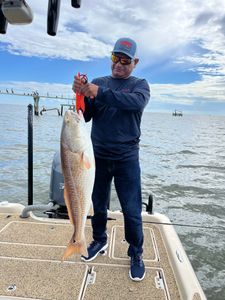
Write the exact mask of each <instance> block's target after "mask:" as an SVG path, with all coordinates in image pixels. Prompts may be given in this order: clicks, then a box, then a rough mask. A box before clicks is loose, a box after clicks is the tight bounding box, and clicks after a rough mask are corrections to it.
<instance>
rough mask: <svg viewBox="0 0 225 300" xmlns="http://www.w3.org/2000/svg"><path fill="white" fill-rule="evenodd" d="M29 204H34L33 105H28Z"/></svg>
mask: <svg viewBox="0 0 225 300" xmlns="http://www.w3.org/2000/svg"><path fill="white" fill-rule="evenodd" d="M27 108H28V205H32V204H33V106H32V104H29V105H28V107H27Z"/></svg>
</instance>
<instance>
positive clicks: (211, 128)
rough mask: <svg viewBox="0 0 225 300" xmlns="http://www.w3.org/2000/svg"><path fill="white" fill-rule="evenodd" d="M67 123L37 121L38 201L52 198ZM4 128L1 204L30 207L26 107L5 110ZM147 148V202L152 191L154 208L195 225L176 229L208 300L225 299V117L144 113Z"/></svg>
mask: <svg viewBox="0 0 225 300" xmlns="http://www.w3.org/2000/svg"><path fill="white" fill-rule="evenodd" d="M61 124H62V118H61V117H59V116H58V115H57V112H56V111H52V112H48V113H46V114H44V115H43V116H41V117H34V203H35V204H37V203H48V200H49V198H48V193H49V181H50V174H51V163H52V159H53V155H54V153H55V152H56V151H57V150H59V137H60V130H61ZM89 126H90V125H89ZM0 127H1V131H0V190H1V193H0V201H5V200H8V201H10V202H21V203H23V204H26V201H27V107H26V106H14V105H8V106H7V105H0ZM140 146H141V152H140V159H141V166H142V186H143V190H142V193H143V200H145V201H147V199H148V195H149V193H152V194H153V195H154V210H155V211H157V212H160V213H163V214H166V215H167V216H168V217H169V218H170V219H171V220H172V221H173V222H174V223H176V224H177V223H179V224H186V225H192V226H185V227H184V226H175V229H176V231H177V232H178V234H179V237H180V239H181V241H182V244H183V246H184V248H185V250H186V252H187V254H188V256H189V258H190V261H191V263H192V265H193V267H194V269H195V272H196V274H197V277H198V279H199V281H200V283H201V286H202V287H203V289H204V291H205V293H206V296H207V298H208V299H209V300H224V299H225V283H224V278H225V242H224V240H225V238H224V236H225V230H224V228H225V209H224V208H225V203H224V197H225V185H224V183H225V152H224V149H225V117H221V116H194V115H185V114H184V116H183V117H172V116H171V115H170V114H157V113H154V114H153V113H145V114H144V116H143V122H142V139H141V143H140ZM111 208H112V209H118V208H119V204H118V202H117V199H116V195H115V192H114V190H113V191H112V200H111ZM193 225H196V226H201V228H198V227H193ZM206 227H210V228H206ZM215 227H217V229H215ZM218 227H220V228H223V229H220V230H219V229H218Z"/></svg>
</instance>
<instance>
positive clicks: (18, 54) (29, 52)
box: [0, 0, 225, 115]
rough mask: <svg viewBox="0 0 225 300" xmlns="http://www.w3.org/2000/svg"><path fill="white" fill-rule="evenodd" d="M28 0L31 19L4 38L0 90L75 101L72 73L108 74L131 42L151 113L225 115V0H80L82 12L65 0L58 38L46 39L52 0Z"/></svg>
mask: <svg viewBox="0 0 225 300" xmlns="http://www.w3.org/2000/svg"><path fill="white" fill-rule="evenodd" d="M26 1H27V3H28V5H29V6H30V7H31V9H32V11H33V14H34V19H33V22H32V23H31V24H29V25H11V24H9V25H8V28H7V33H6V34H4V35H3V34H0V90H1V91H6V89H8V90H9V91H11V89H13V91H15V92H19V93H24V92H25V93H29V92H32V91H38V92H39V94H41V95H43V96H45V95H47V93H48V95H51V96H56V95H57V96H61V95H63V96H64V97H69V98H72V97H73V92H72V82H73V77H74V75H75V74H77V72H81V73H85V74H87V76H88V79H89V81H91V80H92V79H93V78H95V77H98V76H104V75H110V74H111V61H110V54H111V51H112V49H113V45H114V43H115V41H116V40H117V39H118V38H120V37H130V38H133V39H134V40H135V41H136V42H137V45H138V51H137V55H138V57H139V59H140V61H139V63H138V65H137V67H136V68H135V70H134V73H133V75H134V76H137V77H140V78H145V79H146V80H147V81H148V83H149V85H150V89H151V100H150V102H149V104H148V106H147V107H146V111H150V112H151V111H152V112H155V111H159V112H172V111H174V110H175V109H177V110H182V111H183V113H203V114H220V115H225V1H224V0H207V1H202V0H174V1H165V0H139V1H136V0H126V1H119V0H114V1H111V0H104V1H102V0H82V1H81V8H80V9H75V8H72V7H71V1H61V9H60V16H59V24H58V30H57V35H56V36H55V37H52V36H49V35H47V10H48V1H47V0H39V1H36V0H26ZM25 98H26V97H21V96H20V97H19V96H6V95H0V103H9V104H14V103H15V104H23V103H27V101H30V102H32V98H30V99H28V98H29V97H27V98H26V99H25ZM40 101H41V102H40V104H45V105H46V106H52V105H53V102H54V101H55V100H54V101H53V100H52V99H47V98H44V97H42V98H41V100H40ZM57 101H59V100H57Z"/></svg>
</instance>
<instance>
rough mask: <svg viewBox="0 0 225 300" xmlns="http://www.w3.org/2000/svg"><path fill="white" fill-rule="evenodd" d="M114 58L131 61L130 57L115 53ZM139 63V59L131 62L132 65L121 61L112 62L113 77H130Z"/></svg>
mask: <svg viewBox="0 0 225 300" xmlns="http://www.w3.org/2000/svg"><path fill="white" fill-rule="evenodd" d="M113 54H114V56H116V57H118V58H125V59H128V60H129V59H130V58H129V56H127V55H126V54H123V53H113ZM137 63H138V58H135V59H133V60H131V63H130V64H126V65H125V64H122V63H121V62H120V61H118V62H113V61H112V65H111V68H112V76H113V77H114V78H127V77H129V76H130V74H131V73H132V71H133V69H134V68H135V66H136V64H137Z"/></svg>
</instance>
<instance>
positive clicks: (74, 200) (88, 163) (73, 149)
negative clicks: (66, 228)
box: [60, 110, 95, 260]
mask: <svg viewBox="0 0 225 300" xmlns="http://www.w3.org/2000/svg"><path fill="white" fill-rule="evenodd" d="M60 144H61V145H60V146H61V164H62V172H63V176H64V199H65V203H66V206H67V211H68V215H69V218H70V222H71V223H72V224H73V226H74V233H73V235H72V238H71V240H70V242H69V244H68V246H67V248H66V250H65V252H64V254H63V257H62V259H63V260H64V259H66V258H67V257H69V256H70V255H72V254H74V253H78V254H81V255H84V256H88V253H87V245H86V240H85V224H86V219H87V215H88V212H89V210H90V207H91V195H92V190H93V185H94V177H95V160H94V153H93V147H92V142H91V138H90V135H89V134H88V132H87V130H86V128H85V121H84V118H83V114H82V112H81V111H79V112H78V113H77V112H72V111H70V110H68V111H66V113H65V115H64V119H63V125H62V131H61V143H60Z"/></svg>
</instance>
